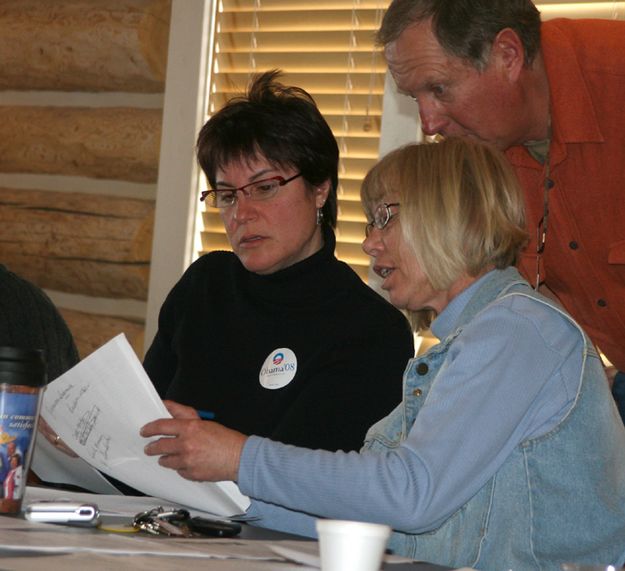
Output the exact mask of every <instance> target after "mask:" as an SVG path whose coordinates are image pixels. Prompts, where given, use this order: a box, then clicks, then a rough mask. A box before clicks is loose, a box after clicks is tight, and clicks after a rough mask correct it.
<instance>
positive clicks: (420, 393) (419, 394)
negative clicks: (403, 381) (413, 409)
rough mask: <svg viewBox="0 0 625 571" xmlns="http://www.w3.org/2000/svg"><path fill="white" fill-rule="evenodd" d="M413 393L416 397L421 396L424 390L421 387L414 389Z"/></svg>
mask: <svg viewBox="0 0 625 571" xmlns="http://www.w3.org/2000/svg"><path fill="white" fill-rule="evenodd" d="M412 394H413V395H414V396H416V397H420V396H421V395H422V394H423V391H422V390H421V389H415V390H414V391H412Z"/></svg>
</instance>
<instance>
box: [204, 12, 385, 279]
mask: <svg viewBox="0 0 625 571" xmlns="http://www.w3.org/2000/svg"><path fill="white" fill-rule="evenodd" d="M386 5H387V0H342V1H341V0H316V1H314V2H313V1H311V0H221V1H220V2H219V3H218V6H217V10H216V14H215V30H214V42H213V48H212V49H213V54H212V70H211V77H210V94H209V98H208V108H207V117H209V116H210V115H211V114H212V113H214V112H215V111H217V110H219V109H220V108H221V107H222V106H223V105H224V104H225V103H226V101H227V100H228V99H230V98H231V97H233V96H234V95H238V94H241V93H242V92H244V91H245V88H246V86H247V84H248V82H249V80H250V78H251V75H252V74H254V73H259V72H263V71H267V70H270V69H281V70H283V72H284V76H283V78H282V79H281V81H282V82H283V83H285V84H287V85H297V86H299V87H302V88H303V89H305V90H306V91H308V92H309V93H310V94H311V95H312V96H313V98H314V99H315V101H316V103H317V105H318V106H319V109H320V111H321V113H322V114H323V115H324V117H325V118H326V120H327V121H328V123H329V125H330V127H331V129H332V131H333V133H334V135H335V137H336V139H337V142H338V145H339V150H340V154H341V159H340V164H339V188H338V199H339V210H338V225H337V247H336V253H337V256H338V257H339V258H340V259H342V260H343V261H345V262H347V263H348V264H350V266H351V267H352V268H353V269H354V270H355V271H356V272H357V273H358V274H359V275H360V276H361V277H362V279H363V280H365V281H366V279H367V272H368V267H369V258H368V256H367V255H366V254H364V252H363V251H362V249H361V243H362V240H363V238H364V227H365V223H366V219H365V216H364V213H363V211H362V208H361V206H360V197H359V192H360V183H361V181H362V179H363V177H364V175H365V173H366V172H367V171H368V170H369V168H370V167H371V166H373V164H374V163H375V162H376V160H377V158H378V143H379V138H380V123H381V114H382V98H383V95H384V78H385V71H386V64H385V62H384V58H383V57H382V54H381V53H380V51H379V50H378V49H377V48H375V47H374V34H375V31H376V30H377V29H378V28H379V25H380V22H381V19H382V16H383V10H384V7H385V6H386ZM202 221H203V230H202V234H201V249H202V252H206V251H210V250H215V249H229V244H228V240H227V238H226V235H225V231H224V229H223V225H222V223H221V220H220V218H219V213H218V212H217V211H216V210H214V209H212V208H210V207H208V208H206V209H205V211H204V212H203V213H202Z"/></svg>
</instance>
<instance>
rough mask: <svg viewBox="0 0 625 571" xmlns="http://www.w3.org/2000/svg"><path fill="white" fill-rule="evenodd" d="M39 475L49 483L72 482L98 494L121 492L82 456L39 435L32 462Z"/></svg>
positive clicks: (32, 467) (32, 466)
mask: <svg viewBox="0 0 625 571" xmlns="http://www.w3.org/2000/svg"><path fill="white" fill-rule="evenodd" d="M30 467H31V469H32V470H33V472H34V473H35V474H37V476H38V477H39V478H40V479H41V480H43V481H44V482H47V483H49V484H71V485H73V486H79V487H80V488H83V489H85V490H89V491H91V492H96V493H98V494H121V492H120V491H119V490H118V489H117V488H116V487H115V486H113V484H111V483H110V482H109V481H108V480H107V479H106V478H105V477H104V476H103V475H102V474H101V473H100V472H98V471H97V470H96V469H95V468H92V467H91V466H90V465H89V464H87V462H85V461H84V460H83V459H82V458H72V457H70V456H68V455H67V454H65V453H64V452H62V451H61V450H59V449H58V448H57V447H56V446H54V445H52V444H50V442H48V441H47V440H46V438H44V436H43V435H42V434H38V435H37V440H36V441H35V450H34V452H33V458H32V460H31V464H30Z"/></svg>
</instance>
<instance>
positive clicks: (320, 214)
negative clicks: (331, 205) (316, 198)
mask: <svg viewBox="0 0 625 571" xmlns="http://www.w3.org/2000/svg"><path fill="white" fill-rule="evenodd" d="M322 222H323V210H321V208H317V226H321V223H322Z"/></svg>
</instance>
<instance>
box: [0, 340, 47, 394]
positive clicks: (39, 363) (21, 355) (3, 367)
mask: <svg viewBox="0 0 625 571" xmlns="http://www.w3.org/2000/svg"><path fill="white" fill-rule="evenodd" d="M46 381H47V373H46V361H45V359H44V356H43V350H42V349H23V348H21V347H2V346H0V384H2V383H6V384H10V385H27V386H29V387H41V386H43V385H45V384H46Z"/></svg>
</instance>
